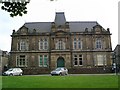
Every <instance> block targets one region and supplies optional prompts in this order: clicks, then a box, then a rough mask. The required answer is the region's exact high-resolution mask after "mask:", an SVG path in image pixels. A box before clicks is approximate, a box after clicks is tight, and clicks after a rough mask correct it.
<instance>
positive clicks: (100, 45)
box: [96, 39, 102, 49]
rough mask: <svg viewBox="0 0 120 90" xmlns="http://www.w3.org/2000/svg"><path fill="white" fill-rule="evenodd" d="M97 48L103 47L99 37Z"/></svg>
mask: <svg viewBox="0 0 120 90" xmlns="http://www.w3.org/2000/svg"><path fill="white" fill-rule="evenodd" d="M96 48H97V49H101V48H102V41H101V39H97V40H96Z"/></svg>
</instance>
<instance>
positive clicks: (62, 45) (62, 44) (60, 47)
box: [56, 40, 65, 50]
mask: <svg viewBox="0 0 120 90" xmlns="http://www.w3.org/2000/svg"><path fill="white" fill-rule="evenodd" d="M56 49H58V50H63V49H65V42H63V41H62V40H58V41H57V43H56Z"/></svg>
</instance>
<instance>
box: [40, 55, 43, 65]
mask: <svg viewBox="0 0 120 90" xmlns="http://www.w3.org/2000/svg"><path fill="white" fill-rule="evenodd" d="M42 65H43V57H42V55H40V66H42Z"/></svg>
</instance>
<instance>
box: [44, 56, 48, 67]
mask: <svg viewBox="0 0 120 90" xmlns="http://www.w3.org/2000/svg"><path fill="white" fill-rule="evenodd" d="M44 66H47V55H45V56H44Z"/></svg>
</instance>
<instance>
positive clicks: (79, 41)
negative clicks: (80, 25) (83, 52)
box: [78, 38, 82, 49]
mask: <svg viewBox="0 0 120 90" xmlns="http://www.w3.org/2000/svg"><path fill="white" fill-rule="evenodd" d="M78 49H82V41H81V39H80V38H79V39H78Z"/></svg>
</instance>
